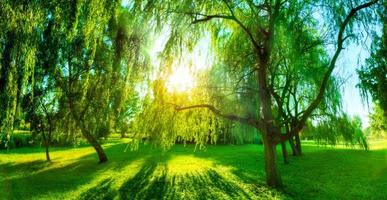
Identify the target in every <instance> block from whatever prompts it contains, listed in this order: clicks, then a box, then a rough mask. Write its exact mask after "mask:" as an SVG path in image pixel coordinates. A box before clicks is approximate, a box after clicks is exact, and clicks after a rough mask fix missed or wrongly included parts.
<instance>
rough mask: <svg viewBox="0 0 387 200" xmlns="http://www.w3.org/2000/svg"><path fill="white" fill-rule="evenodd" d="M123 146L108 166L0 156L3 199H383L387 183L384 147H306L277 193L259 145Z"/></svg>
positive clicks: (72, 152) (68, 153)
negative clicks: (269, 184)
mask: <svg viewBox="0 0 387 200" xmlns="http://www.w3.org/2000/svg"><path fill="white" fill-rule="evenodd" d="M125 147H126V143H117V144H114V145H105V149H106V152H107V154H108V156H109V157H110V160H109V162H107V163H104V164H96V163H97V161H98V159H97V156H96V155H94V154H93V153H92V151H93V149H92V148H75V149H66V150H64V149H54V151H53V152H52V156H53V163H52V164H47V163H46V162H44V161H43V158H44V152H43V151H41V152H40V153H39V152H36V151H35V150H36V149H35V150H34V149H30V148H23V149H17V150H15V152H18V153H22V152H24V154H23V155H24V156H23V157H19V154H17V153H15V152H14V153H12V152H13V150H12V151H10V152H9V153H4V152H3V151H2V152H1V153H0V175H1V176H0V195H1V196H6V198H8V199H11V198H12V199H162V198H163V199H292V198H295V199H311V198H315V197H319V198H320V199H335V198H338V197H340V198H344V199H368V198H370V197H375V198H376V197H377V198H378V199H383V198H384V197H386V196H385V194H383V193H380V191H384V188H385V187H384V186H383V183H387V173H385V171H386V170H387V168H386V166H387V157H386V156H387V151H386V149H382V150H374V151H372V150H371V151H368V152H366V151H360V150H354V149H331V148H325V147H316V146H308V145H305V147H304V150H305V151H304V152H305V154H304V155H303V156H302V157H291V158H290V164H289V165H282V164H280V168H281V171H282V172H283V175H284V176H283V179H284V181H285V183H286V185H285V187H284V190H283V191H276V190H273V189H270V188H268V187H267V186H266V185H265V183H264V180H265V177H264V173H263V169H262V166H263V158H262V156H263V155H262V153H263V152H262V146H259V145H239V146H208V147H207V149H206V150H205V151H200V150H197V151H195V150H194V146H190V145H188V146H187V147H184V146H182V145H177V146H175V147H172V149H171V150H168V151H165V152H161V151H159V150H158V149H154V148H151V147H150V146H143V145H141V146H140V148H139V149H138V151H128V152H124V150H125ZM30 151H32V152H33V153H29V152H30ZM78 153H79V154H78ZM80 155H83V156H80ZM252 158H253V159H252ZM278 159H279V160H278V162H279V163H281V160H280V156H278ZM5 160H7V161H5ZM9 161H12V162H9ZM348 185H351V189H348V187H347V186H348Z"/></svg>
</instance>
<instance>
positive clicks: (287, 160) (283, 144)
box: [281, 142, 289, 164]
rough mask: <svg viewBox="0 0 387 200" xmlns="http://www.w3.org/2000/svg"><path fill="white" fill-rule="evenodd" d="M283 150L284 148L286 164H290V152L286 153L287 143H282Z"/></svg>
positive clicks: (283, 153)
mask: <svg viewBox="0 0 387 200" xmlns="http://www.w3.org/2000/svg"><path fill="white" fill-rule="evenodd" d="M281 148H282V156H283V158H284V163H285V164H289V156H288V152H287V151H286V143H285V142H281Z"/></svg>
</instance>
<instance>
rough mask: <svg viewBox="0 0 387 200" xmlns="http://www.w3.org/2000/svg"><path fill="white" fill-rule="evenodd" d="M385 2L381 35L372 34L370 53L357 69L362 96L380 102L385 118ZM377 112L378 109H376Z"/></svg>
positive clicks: (386, 52)
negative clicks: (362, 64) (363, 63)
mask: <svg viewBox="0 0 387 200" xmlns="http://www.w3.org/2000/svg"><path fill="white" fill-rule="evenodd" d="M386 9H387V3H386V2H385V1H384V6H383V7H381V8H380V9H379V10H378V11H379V15H380V17H381V21H382V23H383V28H382V33H381V34H382V35H381V36H378V34H377V33H373V34H374V39H373V43H372V46H371V55H370V57H369V58H368V59H367V60H366V63H365V65H364V66H362V68H361V69H360V70H358V71H357V73H358V75H359V79H360V83H359V85H358V87H360V89H361V91H362V94H363V98H364V99H365V100H366V101H367V102H368V96H369V95H370V96H371V97H372V100H373V101H374V102H375V103H377V104H380V105H379V106H380V108H381V109H383V110H384V112H385V114H384V116H385V118H387V92H386V88H387V60H386V55H387V15H386ZM377 112H378V111H377Z"/></svg>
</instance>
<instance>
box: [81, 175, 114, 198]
mask: <svg viewBox="0 0 387 200" xmlns="http://www.w3.org/2000/svg"><path fill="white" fill-rule="evenodd" d="M112 181H113V179H112V178H106V179H103V180H102V181H100V182H98V183H97V185H96V186H94V187H91V188H89V189H88V190H86V191H85V192H83V193H82V194H81V195H80V196H79V197H78V199H79V200H90V199H93V200H109V199H114V197H115V196H116V195H117V191H115V190H113V189H112V188H111V185H112Z"/></svg>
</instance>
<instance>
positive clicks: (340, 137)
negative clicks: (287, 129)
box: [302, 114, 369, 150]
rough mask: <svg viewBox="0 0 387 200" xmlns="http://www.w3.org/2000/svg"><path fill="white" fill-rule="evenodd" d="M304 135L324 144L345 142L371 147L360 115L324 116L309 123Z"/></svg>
mask: <svg viewBox="0 0 387 200" xmlns="http://www.w3.org/2000/svg"><path fill="white" fill-rule="evenodd" d="M302 135H303V137H306V138H308V139H312V140H315V141H317V142H318V143H323V144H332V145H336V144H339V143H344V144H346V145H352V146H354V145H360V146H361V147H363V148H364V149H366V150H367V149H368V148H369V147H368V143H367V140H366V136H365V134H364V133H363V130H362V125H361V119H360V118H359V117H358V116H355V117H353V118H350V117H348V116H347V115H346V114H342V115H340V116H336V115H332V116H330V117H327V118H323V119H321V120H320V121H317V122H316V124H315V125H314V124H313V123H309V124H308V127H307V128H306V130H305V131H303V132H302Z"/></svg>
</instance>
